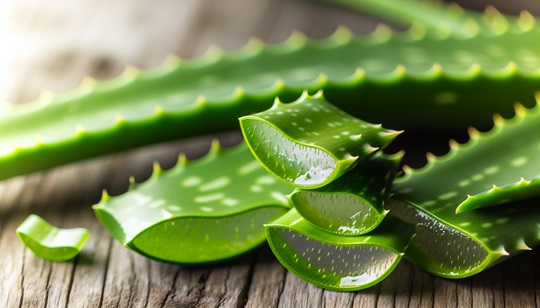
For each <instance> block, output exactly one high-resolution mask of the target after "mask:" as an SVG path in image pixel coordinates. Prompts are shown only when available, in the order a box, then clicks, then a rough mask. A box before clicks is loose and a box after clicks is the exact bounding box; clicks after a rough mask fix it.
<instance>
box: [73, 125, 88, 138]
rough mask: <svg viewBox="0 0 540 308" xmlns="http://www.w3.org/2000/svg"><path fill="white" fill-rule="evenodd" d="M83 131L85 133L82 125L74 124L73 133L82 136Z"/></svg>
mask: <svg viewBox="0 0 540 308" xmlns="http://www.w3.org/2000/svg"><path fill="white" fill-rule="evenodd" d="M85 133H86V130H85V129H84V127H82V125H80V124H77V126H75V135H76V136H82V135H84V134H85Z"/></svg>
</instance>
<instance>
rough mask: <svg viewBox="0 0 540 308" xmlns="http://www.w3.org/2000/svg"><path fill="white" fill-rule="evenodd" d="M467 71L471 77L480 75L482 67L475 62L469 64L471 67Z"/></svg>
mask: <svg viewBox="0 0 540 308" xmlns="http://www.w3.org/2000/svg"><path fill="white" fill-rule="evenodd" d="M469 72H470V74H471V76H472V77H476V76H478V75H480V73H481V72H482V68H481V67H480V64H478V63H476V62H475V63H473V64H471V67H470V68H469Z"/></svg>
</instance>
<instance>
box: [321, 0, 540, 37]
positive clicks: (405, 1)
mask: <svg viewBox="0 0 540 308" xmlns="http://www.w3.org/2000/svg"><path fill="white" fill-rule="evenodd" d="M323 1H326V2H330V3H337V4H340V5H343V6H346V7H349V8H353V9H359V10H361V11H365V12H369V13H371V14H374V15H376V16H378V17H380V18H383V19H385V20H388V21H390V22H392V23H396V24H399V25H402V26H404V27H412V28H414V29H416V31H418V32H428V34H430V35H433V36H435V37H439V38H445V37H449V36H453V37H457V38H468V37H474V36H476V35H478V34H482V35H498V34H501V33H504V32H506V31H516V30H517V31H519V30H520V29H522V28H524V27H525V28H527V27H532V26H533V25H534V23H535V22H536V19H535V18H534V17H533V16H532V15H531V14H530V13H529V12H527V11H523V12H522V13H521V15H520V17H514V16H505V15H503V14H501V13H500V12H499V11H498V10H497V9H496V8H494V7H492V6H487V8H486V10H485V12H484V13H477V12H473V11H470V10H465V9H463V8H462V7H461V6H459V4H456V3H453V2H452V3H444V2H437V1H436V2H432V1H419V0H323Z"/></svg>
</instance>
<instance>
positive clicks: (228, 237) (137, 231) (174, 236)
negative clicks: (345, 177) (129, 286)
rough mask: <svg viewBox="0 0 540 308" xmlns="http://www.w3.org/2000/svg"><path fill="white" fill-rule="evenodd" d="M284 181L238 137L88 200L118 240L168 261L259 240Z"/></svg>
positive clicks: (284, 203)
mask: <svg viewBox="0 0 540 308" xmlns="http://www.w3.org/2000/svg"><path fill="white" fill-rule="evenodd" d="M290 190H291V189H290V188H289V187H288V186H287V185H285V184H282V183H280V182H279V181H277V180H275V179H274V178H272V177H271V176H270V175H268V174H267V173H266V172H265V171H264V169H263V168H262V167H261V166H260V165H259V164H258V163H257V162H256V161H255V160H254V159H253V158H252V157H251V154H250V153H249V150H248V149H247V147H246V146H245V144H241V145H239V146H237V147H236V148H234V149H229V150H221V148H220V146H219V145H218V143H214V145H213V147H212V149H211V151H210V153H209V154H208V155H207V156H206V157H204V158H202V159H200V160H197V161H194V162H188V161H186V160H185V158H180V160H179V162H178V164H177V165H176V166H175V167H174V168H173V169H171V170H169V171H165V172H162V171H161V169H160V168H159V166H156V168H155V169H154V173H153V175H152V177H151V178H150V179H149V180H147V181H146V182H144V183H142V184H133V185H132V187H131V188H130V190H129V191H128V192H127V193H125V194H123V195H120V196H116V197H111V196H108V195H107V194H106V193H105V194H104V196H103V198H102V200H101V202H100V203H98V204H96V205H95V206H94V211H95V213H96V216H97V217H98V218H99V220H100V222H101V223H102V224H103V226H104V227H105V228H106V229H107V230H108V231H109V232H110V233H111V235H112V236H113V237H114V238H115V239H117V240H118V241H119V242H120V243H122V244H123V245H124V246H126V247H129V248H131V249H133V250H135V251H137V252H139V253H141V254H143V255H145V256H148V257H151V258H155V259H159V260H163V261H169V262H176V263H186V264H193V263H206V262H214V261H219V260H223V259H228V258H231V257H234V256H237V255H239V254H241V253H243V252H246V251H248V250H250V249H252V248H254V247H256V246H258V245H259V244H261V243H262V242H263V241H264V229H263V224H264V223H267V222H271V221H272V220H274V219H276V218H278V217H279V216H281V215H282V214H284V213H285V212H286V211H287V210H288V209H289V208H290V205H289V202H288V200H287V198H285V196H284V195H285V194H286V193H288V192H290Z"/></svg>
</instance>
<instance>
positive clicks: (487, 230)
mask: <svg viewBox="0 0 540 308" xmlns="http://www.w3.org/2000/svg"><path fill="white" fill-rule="evenodd" d="M398 198H400V199H398ZM405 200H406V199H405V198H401V196H400V197H396V199H393V198H391V199H390V201H389V202H388V208H389V209H390V212H391V213H393V214H394V215H396V216H397V217H399V218H400V219H402V220H404V221H406V222H408V223H412V224H415V225H416V236H415V238H414V239H413V240H412V241H411V244H410V245H409V247H408V248H407V251H406V253H405V257H406V258H407V259H409V260H410V261H411V262H413V263H415V264H417V265H418V266H420V267H421V268H423V269H424V270H426V271H428V272H431V273H433V274H435V275H438V276H441V277H445V278H465V277H469V276H472V275H474V274H477V273H479V272H481V271H483V270H485V269H487V268H489V267H491V266H493V265H495V264H497V263H499V262H501V261H503V260H505V259H508V258H509V257H511V256H514V255H516V254H518V253H519V252H522V251H524V250H531V249H532V248H533V247H534V246H536V245H538V244H539V243H540V224H539V223H538V217H540V207H538V200H537V199H527V200H523V201H516V202H515V203H514V204H511V205H509V206H501V207H495V208H492V209H490V210H489V211H486V210H478V211H470V212H466V213H462V214H456V213H455V212H454V211H455V207H454V208H446V209H427V208H426V207H425V206H419V205H417V204H414V203H412V202H410V201H405Z"/></svg>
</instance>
